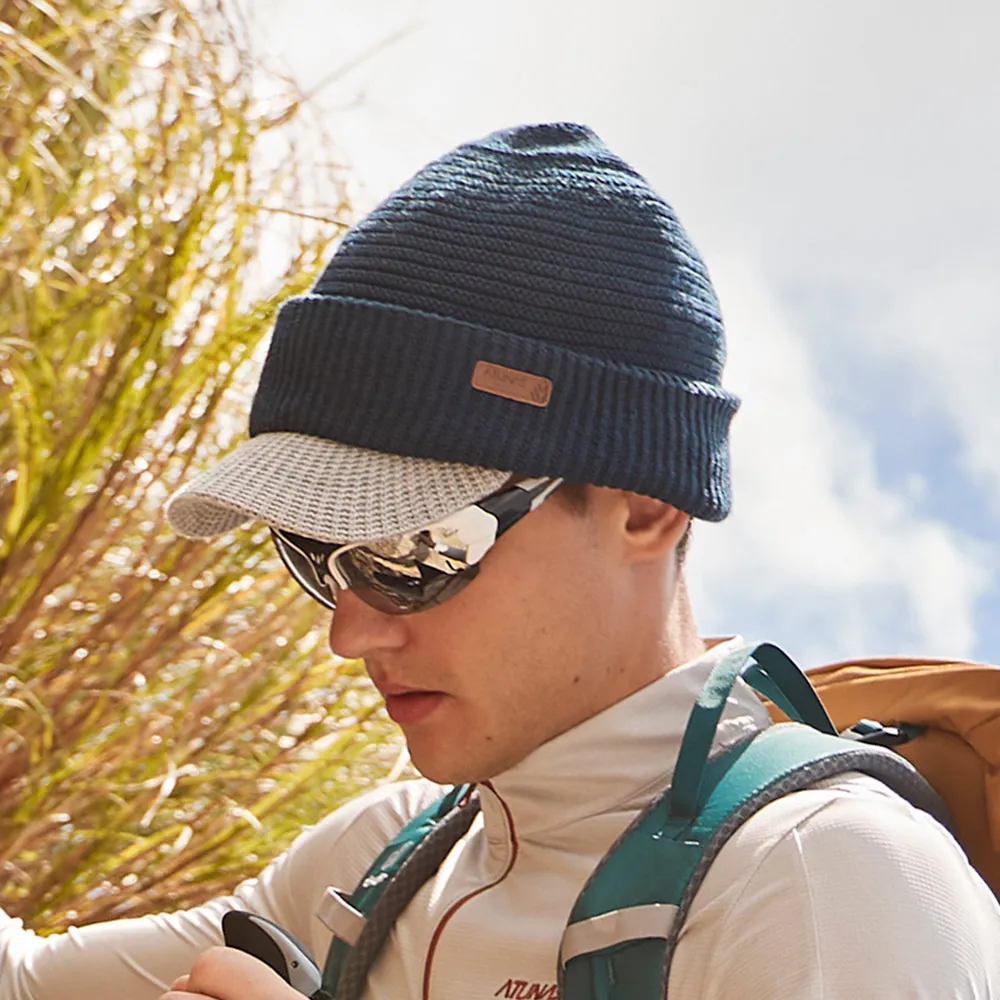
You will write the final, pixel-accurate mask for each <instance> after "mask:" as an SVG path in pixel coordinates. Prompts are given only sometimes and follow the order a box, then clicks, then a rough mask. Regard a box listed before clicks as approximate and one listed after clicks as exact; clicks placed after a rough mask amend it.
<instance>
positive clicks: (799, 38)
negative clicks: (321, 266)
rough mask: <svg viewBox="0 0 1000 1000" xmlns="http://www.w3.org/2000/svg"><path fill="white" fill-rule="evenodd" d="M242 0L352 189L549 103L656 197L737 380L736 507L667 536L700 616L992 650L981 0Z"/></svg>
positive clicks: (997, 24)
mask: <svg viewBox="0 0 1000 1000" xmlns="http://www.w3.org/2000/svg"><path fill="white" fill-rule="evenodd" d="M244 7H245V8H246V9H247V12H248V15H249V17H250V20H251V23H252V25H253V30H254V33H255V38H256V39H257V40H258V41H257V44H258V45H259V49H260V52H261V54H262V55H264V56H265V57H266V59H267V60H268V61H269V62H270V63H271V64H272V65H273V66H275V67H276V68H280V69H282V70H284V71H287V72H290V73H292V74H293V75H294V76H295V78H296V79H297V80H298V81H299V82H300V83H301V85H302V86H303V87H304V88H305V89H306V90H309V89H310V88H312V87H314V86H316V85H317V84H319V83H321V82H322V81H324V80H326V79H327V78H328V77H330V76H331V75H333V76H334V77H335V79H334V80H333V81H332V82H330V83H328V84H327V85H326V86H324V87H323V88H322V89H321V90H320V91H319V93H318V95H317V97H316V101H317V103H318V106H319V108H320V109H321V114H322V117H323V120H324V123H325V124H326V126H327V127H328V129H329V131H330V133H331V134H332V135H333V136H334V137H335V139H336V141H337V143H338V146H339V148H340V150H341V151H342V153H343V157H344V159H345V161H346V162H347V163H348V164H349V165H350V169H351V173H352V177H353V184H354V186H355V203H356V205H358V206H359V208H360V209H367V208H370V207H371V206H373V205H374V204H375V203H377V202H378V201H379V200H381V198H383V197H384V196H385V195H387V194H388V193H389V192H390V191H391V190H392V189H393V188H394V187H396V186H397V185H398V184H400V183H402V182H403V181H404V180H406V179H407V178H408V177H409V176H410V175H411V174H412V173H413V172H415V171H416V170H418V169H419V168H420V167H421V166H422V165H423V164H424V163H425V162H427V161H428V160H430V159H432V158H434V157H436V156H438V155H440V154H441V153H443V152H445V151H446V150H448V149H450V148H451V147H453V146H455V145H457V144H458V143H460V142H463V141H466V140H469V139H472V138H476V137H478V136H481V135H484V134H486V133H488V132H491V131H493V130H494V129H497V128H501V127H505V126H509V125H514V124H517V123H521V122H532V121H534V122H541V121H559V120H574V121H581V122H584V123H586V124H588V125H590V126H591V127H592V128H594V129H595V130H596V131H597V132H598V134H599V135H600V136H601V137H602V138H603V139H604V140H605V142H606V143H607V144H608V145H609V146H610V147H611V148H612V149H613V150H614V151H615V152H617V153H619V154H620V155H621V156H623V157H624V158H625V159H627V160H628V161H629V162H630V163H632V164H633V165H634V166H635V167H637V168H638V169H639V170H640V171H641V172H642V173H643V174H644V175H645V176H646V177H647V178H648V179H649V181H650V182H651V183H652V184H653V186H654V187H655V188H656V189H657V190H658V191H659V192H660V193H661V194H662V195H663V196H664V197H665V198H666V199H667V200H668V201H669V202H670V203H671V204H672V205H673V207H674V208H675V210H676V211H677V213H678V215H679V217H680V218H681V220H682V222H683V223H684V225H685V227H686V228H687V230H688V232H689V234H690V235H691V237H692V239H693V241H694V243H695V244H696V245H697V246H698V248H699V250H700V251H701V253H702V256H703V257H704V258H705V260H706V261H707V264H708V267H709V270H710V272H711V274H712V277H713V280H714V282H715V285H716V288H717V291H718V294H719V297H720V299H721V302H722V309H723V315H724V318H725V322H726V327H727V337H728V344H729V362H728V365H727V369H726V376H725V384H726V385H727V387H728V388H730V389H732V390H733V391H735V392H736V393H738V394H739V395H740V396H741V397H742V399H743V405H742V407H741V409H740V412H739V413H738V414H737V417H736V419H735V421H734V424H733V429H732V449H733V486H734V504H733V512H732V514H731V515H730V517H729V518H728V519H727V520H726V521H724V522H723V523H721V524H719V525H710V524H699V525H697V526H696V531H695V535H694V539H693V543H692V549H691V554H690V557H689V564H688V572H689V580H690V584H691V588H692V593H693V599H694V603H695V611H696V614H697V616H698V619H699V624H700V626H701V628H702V631H703V633H704V634H706V635H729V634H732V633H734V632H739V633H741V634H743V635H744V636H745V637H746V638H748V639H761V640H763V639H767V640H769V641H772V642H776V643H777V644H778V645H781V646H782V647H784V648H785V649H786V650H787V651H788V652H789V653H791V654H792V655H793V656H795V657H796V658H797V659H799V661H800V662H802V663H803V664H805V665H814V664H818V663H822V662H826V661H830V660H835V659H842V658H847V657H853V656H862V655H891V654H907V655H919V654H925V655H928V656H942V657H961V658H972V659H981V660H991V661H994V662H997V661H1000V560H998V557H1000V407H998V405H997V403H998V396H1000V393H998V389H997V380H998V378H1000V197H998V193H997V184H998V182H997V178H1000V59H998V58H997V56H996V53H997V52H998V51H1000V4H997V3H995V0H954V2H952V3H949V4H941V3H937V2H928V0H888V2H885V0H864V2H860V0H841V2H839V3H837V4H832V3H802V2H801V0H797V2H796V0H758V2H746V0H698V2H697V3H693V2H690V0H689V2H687V3H684V4H680V3H676V2H674V0H618V2H617V3H616V4H615V5H609V4H606V3H602V4H599V3H596V2H593V0H573V2H572V3H570V2H564V0H547V2H541V0H507V2H506V3H504V4H477V3H469V2H468V0H465V2H461V0H377V2H373V0H330V2H322V3H321V2H319V0H280V2H278V0H245V2H244ZM384 40H388V43H387V44H381V43H382V42H383V41H384ZM372 53H374V54H372ZM366 54H367V55H366ZM365 56H366V57H365ZM359 57H365V58H359Z"/></svg>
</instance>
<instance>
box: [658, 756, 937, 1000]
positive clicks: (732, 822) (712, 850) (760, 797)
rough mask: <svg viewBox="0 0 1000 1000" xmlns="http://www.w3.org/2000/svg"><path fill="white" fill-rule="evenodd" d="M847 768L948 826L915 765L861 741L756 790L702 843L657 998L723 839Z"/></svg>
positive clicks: (669, 940)
mask: <svg viewBox="0 0 1000 1000" xmlns="http://www.w3.org/2000/svg"><path fill="white" fill-rule="evenodd" d="M849 771H859V772H860V773H862V774H867V775H869V776H871V777H873V778H877V779H878V780H879V781H881V782H883V783H884V784H886V785H888V786H889V788H891V789H892V790H893V791H894V792H896V794H897V795H900V796H901V797H902V798H904V799H906V800H907V801H909V802H910V803H911V804H912V805H914V806H916V807H917V808H918V809H922V810H924V811H925V812H928V813H930V814H931V815H932V816H933V817H934V818H935V819H936V820H938V822H940V823H942V824H943V825H945V826H947V825H948V814H947V810H946V809H945V807H944V804H943V803H942V801H941V798H940V797H939V796H938V794H937V793H936V792H935V791H934V790H933V789H932V788H931V787H930V785H928V784H927V782H926V781H925V780H924V779H923V778H922V777H921V776H920V774H919V773H918V772H917V771H916V769H915V768H914V767H913V766H912V765H911V764H909V763H908V762H907V761H905V760H904V759H903V758H902V757H899V756H897V755H896V754H894V753H893V752H892V751H891V750H886V749H883V748H881V747H877V746H872V747H868V746H865V745H861V746H859V747H858V751H857V753H849V754H837V755H836V756H833V757H822V758H820V759H819V760H814V761H810V762H809V763H808V764H803V765H802V766H801V767H799V768H796V769H795V770H794V771H792V772H791V773H790V774H787V775H785V776H784V777H782V778H780V779H779V780H777V781H774V782H772V783H771V784H770V785H768V786H767V787H765V788H763V789H761V791H760V792H758V793H757V794H756V795H754V796H752V797H751V798H749V799H747V800H746V802H744V803H743V805H741V806H740V807H739V808H738V809H736V810H735V811H734V812H733V813H731V814H730V816H729V817H728V818H727V819H726V820H725V822H724V823H723V824H722V825H721V826H720V827H719V829H718V830H716V831H715V835H714V836H713V837H712V839H711V840H710V841H709V842H708V844H706V846H705V851H704V853H703V854H702V856H701V859H700V860H699V862H698V865H697V867H696V868H695V870H694V872H693V873H692V875H691V879H690V881H689V882H688V884H687V887H686V888H685V890H684V895H683V896H682V897H681V901H680V905H679V906H678V908H677V914H676V917H675V919H674V923H673V927H672V928H671V931H670V935H669V936H668V938H667V943H666V950H665V953H664V960H663V1000H667V987H668V984H669V980H670V966H671V963H672V962H673V958H674V949H675V948H676V947H677V940H678V938H679V936H680V933H681V931H682V930H683V928H684V922H685V921H686V920H687V915H688V912H689V911H690V909H691V904H692V902H693V901H694V897H695V893H696V892H697V891H698V889H699V888H700V887H701V884H702V882H703V881H704V880H705V876H706V875H707V874H708V869H709V868H710V867H711V864H712V862H713V861H714V860H715V859H716V857H718V854H719V851H721V850H722V848H723V847H725V845H726V842H727V841H728V840H729V838H730V837H731V836H732V835H733V834H734V833H735V832H736V831H737V830H738V829H739V828H740V827H741V826H742V825H743V824H744V823H745V822H746V821H747V820H748V819H750V817H751V816H753V815H754V813H756V812H758V811H759V810H760V809H763V808H764V806H766V805H767V804H768V803H769V802H773V801H775V800H776V799H780V798H781V797H782V796H783V795H787V794H788V793H789V792H798V791H802V790H803V789H806V788H809V787H811V786H813V785H815V784H816V783H817V782H820V781H823V780H824V779H826V778H832V777H834V776H836V775H838V774H845V773H847V772H849Z"/></svg>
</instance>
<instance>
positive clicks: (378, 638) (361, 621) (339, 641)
mask: <svg viewBox="0 0 1000 1000" xmlns="http://www.w3.org/2000/svg"><path fill="white" fill-rule="evenodd" d="M406 639H407V625H406V621H405V616H403V615H389V614H386V613H385V612H384V611H379V610H378V609H377V608H373V607H370V606H369V605H367V604H365V602H364V601H362V600H361V599H360V598H359V597H356V596H355V595H354V594H353V593H352V592H351V591H350V590H339V589H338V590H337V610H336V611H334V613H333V620H332V621H331V622H330V649H331V650H332V652H333V653H334V654H335V655H337V656H342V657H344V659H347V660H354V659H364V658H365V657H367V656H370V655H372V654H373V653H379V652H384V651H387V650H394V649H400V648H401V647H402V646H404V645H405V644H406Z"/></svg>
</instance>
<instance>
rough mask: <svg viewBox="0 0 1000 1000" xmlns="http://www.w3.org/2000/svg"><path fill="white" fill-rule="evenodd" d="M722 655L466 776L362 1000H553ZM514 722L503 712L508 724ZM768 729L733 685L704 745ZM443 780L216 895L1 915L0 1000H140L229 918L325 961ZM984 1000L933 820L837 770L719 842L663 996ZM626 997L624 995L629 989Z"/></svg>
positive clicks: (976, 899)
mask: <svg viewBox="0 0 1000 1000" xmlns="http://www.w3.org/2000/svg"><path fill="white" fill-rule="evenodd" d="M728 648H730V647H729V644H728V643H727V644H723V645H722V646H718V647H716V648H715V649H714V650H712V651H711V652H709V653H707V654H706V655H705V656H703V657H700V658H699V659H697V660H695V661H693V662H692V663H689V664H686V665H685V666H682V667H679V668H677V669H675V670H673V671H671V672H670V673H669V674H667V675H666V676H664V677H663V678H661V679H659V680H657V681H655V682H654V683H652V684H650V685H649V686H647V687H646V688H643V689H642V690H640V691H638V692H636V693H635V694H633V695H632V696H631V697H629V698H627V699H625V700H624V701H622V702H619V703H618V704H616V705H613V706H612V707H610V708H608V709H607V710H605V711H604V712H602V713H600V714H599V715H597V716H595V717H594V718H592V719H589V720H588V721H586V722H585V723H583V724H582V725H580V726H577V727H576V728H575V729H572V730H570V731H569V732H566V733H564V734H562V735H561V736H558V737H556V738H555V739H553V740H551V741H550V742H548V743H546V744H544V745H543V746H541V747H539V748H538V749H537V750H535V751H534V752H533V753H532V754H530V755H529V756H528V757H527V758H526V759H525V760H523V761H522V762H521V763H519V764H518V765H516V766H515V767H513V768H511V769H510V770H509V771H507V772H505V773H504V774H502V775H499V776H498V777H497V778H495V779H494V780H493V781H491V782H489V783H487V784H484V785H482V786H480V796H481V801H482V812H481V815H480V816H478V817H477V819H476V820H475V822H474V823H473V825H472V827H471V829H470V830H469V832H468V834H466V836H465V837H464V838H462V840H461V841H459V843H458V844H456V846H455V848H454V849H453V850H452V852H451V853H450V854H449V856H448V857H447V859H446V860H445V862H444V864H443V865H442V867H441V869H440V871H439V872H438V874H437V875H436V876H435V877H434V878H433V879H431V880H430V881H429V882H428V883H427V884H426V885H425V886H424V887H423V889H422V890H421V891H420V892H419V893H418V895H417V896H416V897H415V899H414V900H413V902H412V903H411V904H410V906H409V907H408V908H407V910H406V911H405V912H404V914H403V915H402V917H401V918H400V920H399V922H398V923H397V925H396V927H395V929H394V931H393V933H392V936H391V938H390V940H389V943H388V945H387V947H386V949H385V951H384V952H383V953H382V955H381V957H380V959H379V960H378V962H377V963H376V965H375V967H374V968H373V970H372V973H371V976H370V978H369V982H368V991H367V993H366V1000H424V998H427V1000H480V998H482V1000H488V998H493V997H504V998H513V1000H553V998H555V995H556V988H555V982H556V961H557V953H558V948H559V942H560V938H561V935H562V932H563V929H564V927H565V924H566V920H567V918H568V915H569V912H570V909H571V907H572V905H573V902H574V901H575V899H576V897H577V894H578V893H579V891H580V889H581V888H582V886H583V883H584V881H585V880H586V879H587V877H588V876H589V875H590V873H591V872H592V870H593V869H594V867H595V866H596V864H597V863H598V861H599V860H600V859H601V857H602V856H603V855H604V853H605V852H606V851H607V849H608V848H609V847H610V846H611V844H612V843H613V842H614V841H615V839H616V838H617V837H618V835H619V834H620V833H621V832H622V831H623V830H624V828H625V827H626V826H627V825H628V824H629V823H630V822H631V821H632V820H633V819H634V818H635V816H636V815H637V814H638V812H639V811H640V810H641V809H642V808H643V807H644V806H646V805H647V804H648V803H649V801H650V800H651V799H652V798H653V797H654V796H655V795H656V794H657V793H658V792H660V791H661V790H662V789H663V788H664V787H665V786H666V785H667V784H668V783H669V780H670V776H671V773H672V769H673V765H674V761H675V758H676V755H677V751H678V748H679V745H680V740H681V736H682V734H683V731H684V724H685V722H686V720H687V715H688V712H689V710H690V708H691V704H692V702H693V700H694V697H695V695H696V694H697V692H698V691H699V690H700V688H701V685H702V683H703V682H704V680H705V677H706V676H707V673H708V670H709V669H710V666H711V665H712V664H713V663H714V662H715V661H716V659H717V658H718V657H719V656H720V655H722V654H723V653H724V652H725V651H726V650H727V649H728ZM510 724H511V725H512V726H516V725H517V719H516V718H512V719H511V720H510ZM751 724H752V725H756V726H764V725H767V724H768V719H767V712H766V710H765V708H764V706H763V705H762V704H761V702H760V701H759V700H758V699H757V698H756V696H755V695H754V694H753V693H752V692H751V691H750V689H749V688H747V687H746V686H745V685H743V684H742V683H741V684H740V685H738V686H737V689H736V690H735V691H734V694H733V696H732V698H731V699H730V702H729V704H728V705H727V708H726V713H725V716H724V720H723V725H722V736H723V738H725V735H726V730H727V729H728V730H729V731H730V734H731V732H732V730H733V728H734V727H736V728H745V727H746V726H747V725H751ZM441 793H442V789H441V788H440V787H438V786H436V785H434V784H432V783H431V782H428V781H408V782H402V783H399V784H394V785H388V786H384V787H382V788H379V789H377V790H375V791H374V792H372V793H371V794H368V795H365V796H362V797H361V798H359V799H357V800H355V801H354V802H352V803H349V804H348V805H346V806H344V807H343V808H341V809H339V810H337V811H336V812H334V813H332V814H331V815H330V816H328V817H327V818H326V819H325V820H323V821H322V822H320V823H318V824H317V825H316V826H314V827H312V828H310V829H308V830H307V831H306V832H304V833H303V834H302V835H301V836H300V837H299V838H298V839H297V840H296V841H295V843H294V844H293V845H292V847H291V848H290V849H289V850H288V851H287V852H286V853H285V854H284V855H282V856H281V857H280V858H279V859H277V860H276V861H275V862H274V863H272V864H271V865H269V866H268V867H267V868H266V869H265V870H264V872H263V873H262V874H261V875H260V877H259V878H257V879H254V880H250V881H248V882H245V883H243V884H242V885H241V886H239V888H238V889H237V890H236V891H235V893H234V894H233V895H232V896H231V897H227V898H224V899H217V900H213V901H212V902H209V903H206V904H204V905H202V906H198V907H196V908H194V909H191V910H188V911H185V912H178V913H174V914H167V915H156V916H149V917H143V918H140V919H135V920H118V921H113V922H109V923H106V924H98V925H92V926H88V927H83V928H80V929H78V930H71V931H69V932H68V933H66V934H62V935H56V936H53V937H48V938H44V939H43V938H39V937H36V936H35V935H33V934H31V933H30V932H29V931H27V930H25V929H24V928H23V927H22V926H21V924H20V921H16V920H10V919H9V918H5V917H2V916H0V1000H66V998H67V997H70V996H71V997H73V998H74V1000H109V998H114V1000H154V998H155V997H157V996H158V995H159V993H160V992H161V991H163V990H165V989H167V987H168V984H169V983H170V982H171V981H172V980H173V978H174V977H176V976H178V975H180V974H181V973H184V972H186V971H188V969H189V968H190V966H191V964H192V962H193V960H194V958H195V956H196V955H198V953H199V952H201V951H202V950H204V949H205V948H207V947H209V946H211V945H214V944H220V943H221V931H220V919H221V916H222V914H223V913H224V912H225V911H226V910H228V909H231V908H241V909H247V910H251V911H254V912H257V913H260V914H262V915H264V916H267V917H269V918H270V919H272V920H275V921H276V922H278V923H279V924H281V925H282V926H284V927H286V928H287V929H288V930H290V931H291V932H292V933H293V934H294V935H296V937H298V938H299V939H300V940H302V941H304V942H305V943H306V944H307V945H308V946H309V947H310V948H311V949H312V951H313V953H314V955H315V956H316V958H317V961H318V962H319V963H320V964H321V965H322V962H323V959H324V958H325V955H326V950H327V947H328V945H329V942H330V937H331V935H330V932H329V931H328V930H327V928H326V927H325V926H324V924H323V923H322V922H321V921H320V920H319V919H318V917H317V916H316V912H317V908H318V906H319V903H320V900H321V898H322V896H323V894H324V891H325V888H326V886H328V885H332V886H336V887H338V888H342V889H348V890H351V889H353V888H354V886H355V885H356V883H357V882H358V880H359V879H360V878H361V877H362V875H363V874H364V872H365V870H366V869H367V867H368V865H369V863H370V862H371V860H372V859H373V858H374V857H375V855H376V854H377V853H378V852H379V851H380V850H381V848H382V847H383V846H384V845H385V843H386V842H387V841H388V840H389V839H391V837H392V836H393V835H394V834H395V833H396V832H398V830H399V829H400V828H401V827H402V826H403V824H404V823H405V822H406V821H407V820H408V819H409V818H410V817H412V816H413V815H415V813H416V812H418V811H419V810H420V809H422V808H424V807H425V806H426V805H429V804H430V803H431V802H433V801H434V800H435V799H436V798H438V797H439V796H440V795H441ZM861 996H876V997H879V998H880V1000H945V998H947V1000H987V998H993V1000H997V998H1000V905H998V903H997V900H996V899H995V898H994V896H993V895H992V893H991V892H990V890H989V889H988V888H987V887H986V885H985V884H984V883H983V882H982V880H981V879H979V877H978V876H977V875H976V874H975V872H974V871H973V870H972V869H971V868H970V867H969V864H968V862H967V860H966V858H965V855H964V854H963V853H962V851H961V849H960V848H959V847H958V846H957V844H956V843H955V842H954V841H953V840H952V838H951V837H950V835H949V834H947V833H946V832H945V831H944V830H943V829H942V828H941V827H940V826H939V825H938V824H937V823H936V822H935V821H934V820H932V819H931V818H930V817H929V816H927V815H925V814H923V813H921V812H919V811H918V810H915V809H913V808H912V807H911V806H910V805H909V804H908V803H906V802H904V801H903V800H902V799H900V798H899V797H897V796H896V795H894V794H893V793H891V792H889V791H888V790H887V789H886V788H884V787H883V786H882V785H880V784H879V783H878V782H876V781H874V780H872V779H869V778H866V777H863V776H860V775H847V776H843V777H840V778H837V779H831V780H829V781H827V782H825V783H824V784H823V785H822V786H819V787H816V788H813V789H809V790H806V791H801V792H796V793H793V794H791V795H788V796H785V797H784V798H783V799H780V800H779V801H777V802H775V803H772V804H771V805H768V806H766V807H765V808H764V809H762V810H761V811H760V812H759V813H757V815H755V816H754V817H752V818H751V819H750V820H749V821H748V822H747V823H746V824H745V825H744V826H743V827H742V828H741V829H740V830H739V831H738V832H737V833H736V834H735V835H734V837H733V838H732V839H731V840H730V841H729V843H728V844H727V845H726V846H725V847H724V848H723V849H722V851H721V852H720V854H719V856H718V858H717V859H716V861H715V863H714V864H713V866H712V868H711V869H710V871H709V873H708V876H707V877H706V879H705V881H704V883H703V884H702V886H701V888H700V890H699V892H698V894H697V896H696V898H695V901H694V903H693V906H692V909H691V911H690V913H689V916H688V920H687V923H686V925H685V928H684V931H683V934H682V936H681V939H680V941H679V942H678V945H677V949H676V952H675V956H674V962H673V966H672V969H671V974H670V979H669V997H670V1000H737V998H739V1000H746V998H749V997H752V998H754V1000H793V998H794V1000H804V998H816V1000H820V998H822V1000H857V998H858V997H861ZM637 1000H639V998H637Z"/></svg>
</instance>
